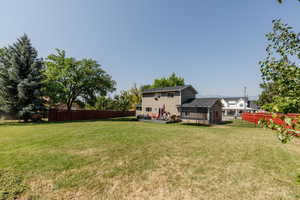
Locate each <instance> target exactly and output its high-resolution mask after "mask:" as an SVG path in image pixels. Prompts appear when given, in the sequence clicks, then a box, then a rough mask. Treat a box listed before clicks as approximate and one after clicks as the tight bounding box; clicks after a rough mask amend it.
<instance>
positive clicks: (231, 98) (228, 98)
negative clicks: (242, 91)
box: [222, 97, 248, 101]
mask: <svg viewBox="0 0 300 200" xmlns="http://www.w3.org/2000/svg"><path fill="white" fill-rule="evenodd" d="M222 99H224V100H225V101H238V100H240V99H243V100H245V101H248V98H247V97H223V98H222Z"/></svg>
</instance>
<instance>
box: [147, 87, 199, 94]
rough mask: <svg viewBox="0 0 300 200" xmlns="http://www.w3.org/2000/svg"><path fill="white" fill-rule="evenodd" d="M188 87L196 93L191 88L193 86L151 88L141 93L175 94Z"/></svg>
mask: <svg viewBox="0 0 300 200" xmlns="http://www.w3.org/2000/svg"><path fill="white" fill-rule="evenodd" d="M189 87H190V88H192V89H193V90H194V91H195V92H196V93H197V90H195V88H193V86H191V85H182V86H174V87H164V88H152V89H147V90H144V91H143V93H154V92H176V91H182V90H184V89H186V88H189Z"/></svg>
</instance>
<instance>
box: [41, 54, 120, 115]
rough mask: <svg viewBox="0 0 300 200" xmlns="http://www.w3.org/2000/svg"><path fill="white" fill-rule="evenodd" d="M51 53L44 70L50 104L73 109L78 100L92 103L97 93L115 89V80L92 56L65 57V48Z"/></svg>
mask: <svg viewBox="0 0 300 200" xmlns="http://www.w3.org/2000/svg"><path fill="white" fill-rule="evenodd" d="M56 51H57V52H56V54H51V55H49V56H48V58H47V61H46V69H45V72H44V74H45V77H46V79H45V85H46V87H45V92H46V94H47V96H49V98H50V102H51V104H52V105H53V104H57V103H63V104H66V105H67V108H68V110H71V108H72V104H73V103H74V102H76V101H81V102H82V101H85V102H87V103H89V104H91V105H93V104H94V103H95V102H96V97H97V96H105V95H106V94H107V93H108V92H112V91H114V90H115V88H114V86H115V81H113V80H112V79H111V76H110V75H108V74H107V73H106V72H105V71H104V70H103V69H101V68H100V65H99V64H98V63H97V62H96V61H95V60H92V59H83V60H76V59H75V58H72V57H66V53H65V51H64V50H59V49H57V50H56Z"/></svg>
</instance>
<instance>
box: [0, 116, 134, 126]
mask: <svg viewBox="0 0 300 200" xmlns="http://www.w3.org/2000/svg"><path fill="white" fill-rule="evenodd" d="M101 121H107V122H108V121H110V122H134V121H138V120H137V119H136V117H118V118H109V119H94V120H72V121H57V122H49V121H47V120H43V121H40V122H23V121H17V120H2V121H0V127H2V126H33V125H48V124H49V125H51V124H66V123H68V124H69V123H82V122H101Z"/></svg>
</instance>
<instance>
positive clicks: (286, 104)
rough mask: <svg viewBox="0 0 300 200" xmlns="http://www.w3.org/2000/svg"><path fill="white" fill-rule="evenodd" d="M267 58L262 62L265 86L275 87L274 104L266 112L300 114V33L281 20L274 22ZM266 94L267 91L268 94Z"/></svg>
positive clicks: (273, 89)
mask: <svg viewBox="0 0 300 200" xmlns="http://www.w3.org/2000/svg"><path fill="white" fill-rule="evenodd" d="M266 36H267V39H268V41H269V44H268V46H267V48H266V51H267V56H266V58H265V59H264V60H263V61H261V62H260V64H261V72H262V78H263V81H264V84H265V85H271V84H273V86H272V87H274V88H272V91H276V94H274V95H273V97H272V103H265V104H264V105H263V108H268V109H270V111H273V112H283V113H288V112H300V68H299V66H297V65H298V64H297V63H299V61H300V33H296V32H294V31H293V30H292V27H289V26H288V25H287V24H284V23H283V22H282V21H281V20H273V32H271V33H268V34H267V35H266ZM265 91H266V90H265Z"/></svg>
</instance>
